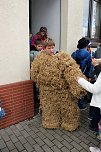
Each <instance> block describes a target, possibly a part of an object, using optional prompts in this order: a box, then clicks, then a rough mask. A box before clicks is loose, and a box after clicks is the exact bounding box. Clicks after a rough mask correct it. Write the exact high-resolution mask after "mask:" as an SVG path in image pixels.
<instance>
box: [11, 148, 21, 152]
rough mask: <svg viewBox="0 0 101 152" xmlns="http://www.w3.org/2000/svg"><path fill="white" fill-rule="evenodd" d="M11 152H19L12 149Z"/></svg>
mask: <svg viewBox="0 0 101 152" xmlns="http://www.w3.org/2000/svg"><path fill="white" fill-rule="evenodd" d="M11 152H19V151H18V150H17V149H13V150H12V151H11Z"/></svg>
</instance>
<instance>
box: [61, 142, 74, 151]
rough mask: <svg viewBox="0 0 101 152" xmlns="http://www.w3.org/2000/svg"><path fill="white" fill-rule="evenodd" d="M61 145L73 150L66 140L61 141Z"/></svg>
mask: <svg viewBox="0 0 101 152" xmlns="http://www.w3.org/2000/svg"><path fill="white" fill-rule="evenodd" d="M62 144H63V145H64V146H65V147H66V148H67V149H69V150H71V149H73V145H71V144H70V143H68V142H67V141H66V140H64V141H62Z"/></svg>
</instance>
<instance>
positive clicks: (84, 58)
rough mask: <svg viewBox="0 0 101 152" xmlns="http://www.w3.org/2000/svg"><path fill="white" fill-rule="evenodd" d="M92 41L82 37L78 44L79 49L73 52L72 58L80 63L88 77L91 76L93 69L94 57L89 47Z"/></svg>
mask: <svg viewBox="0 0 101 152" xmlns="http://www.w3.org/2000/svg"><path fill="white" fill-rule="evenodd" d="M89 43H90V41H89V40H88V39H86V38H84V37H83V38H81V39H80V40H79V41H78V44H77V48H78V49H77V50H76V51H75V52H73V53H72V55H71V56H72V58H73V59H74V60H75V61H76V62H77V64H79V65H80V69H81V71H82V72H83V74H84V75H85V76H86V77H87V78H91V77H92V74H91V69H93V65H92V57H91V54H90V53H89V52H88V50H87V47H88V46H89Z"/></svg>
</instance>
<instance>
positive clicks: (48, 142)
mask: <svg viewBox="0 0 101 152" xmlns="http://www.w3.org/2000/svg"><path fill="white" fill-rule="evenodd" d="M43 141H44V142H45V143H46V144H47V145H48V146H49V147H52V146H53V145H54V144H53V143H52V142H51V141H50V140H49V139H48V138H45V139H44V140H43Z"/></svg>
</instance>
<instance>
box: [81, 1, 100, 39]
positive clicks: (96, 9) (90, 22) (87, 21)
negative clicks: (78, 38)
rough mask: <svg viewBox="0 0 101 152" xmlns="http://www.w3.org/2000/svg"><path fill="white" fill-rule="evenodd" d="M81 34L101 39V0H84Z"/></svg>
mask: <svg viewBox="0 0 101 152" xmlns="http://www.w3.org/2000/svg"><path fill="white" fill-rule="evenodd" d="M83 36H86V37H89V38H90V39H94V40H95V41H99V40H101V0H84V9H83Z"/></svg>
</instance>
